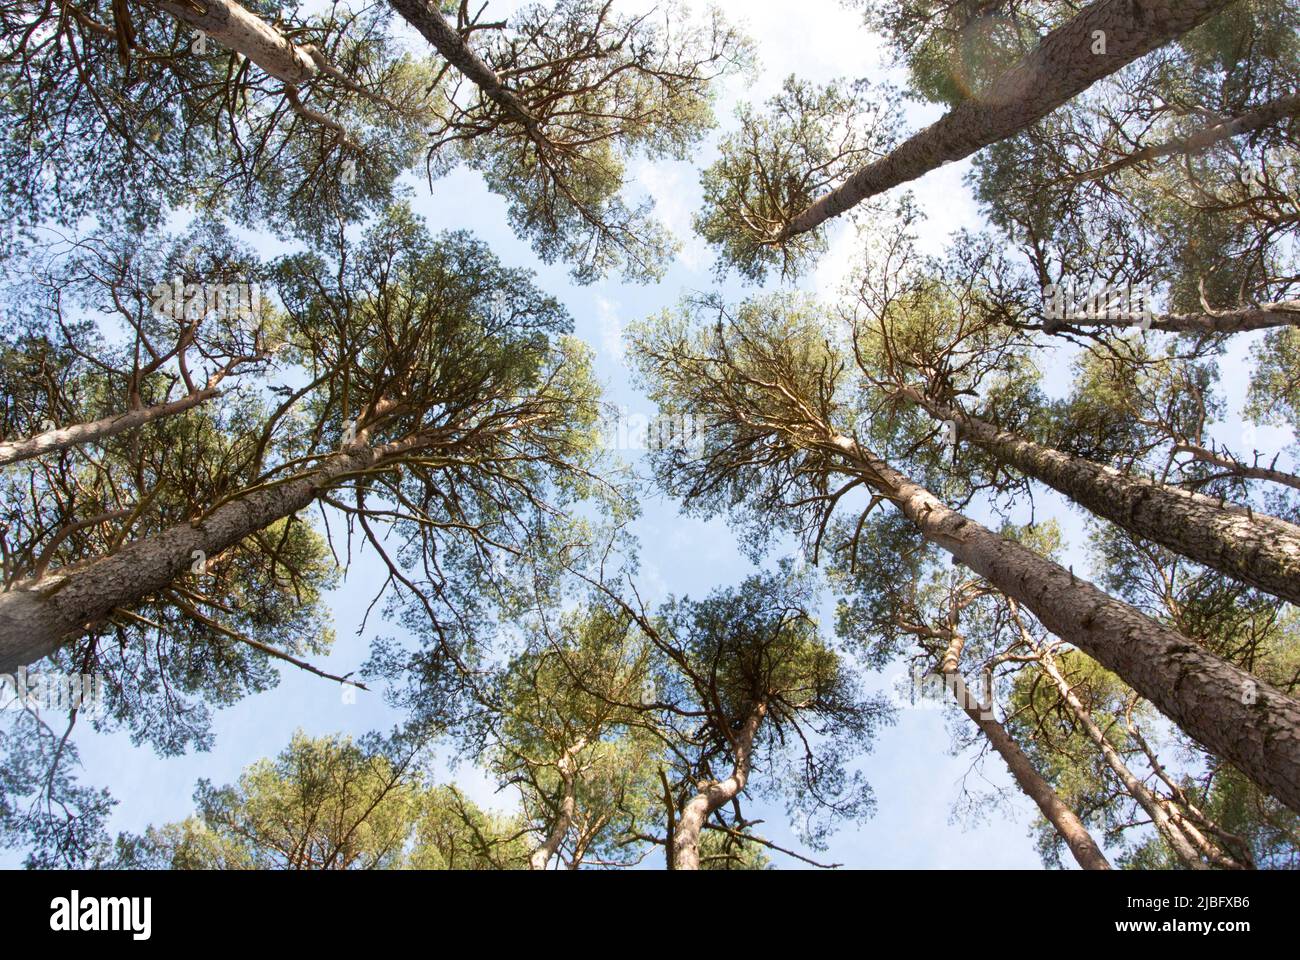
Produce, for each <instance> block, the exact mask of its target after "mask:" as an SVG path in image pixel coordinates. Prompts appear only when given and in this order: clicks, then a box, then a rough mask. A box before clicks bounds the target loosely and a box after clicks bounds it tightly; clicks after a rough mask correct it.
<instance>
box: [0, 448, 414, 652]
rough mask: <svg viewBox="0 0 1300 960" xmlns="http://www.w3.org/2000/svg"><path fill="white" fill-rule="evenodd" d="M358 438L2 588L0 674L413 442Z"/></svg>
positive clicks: (47, 650) (55, 646) (305, 505)
mask: <svg viewBox="0 0 1300 960" xmlns="http://www.w3.org/2000/svg"><path fill="white" fill-rule="evenodd" d="M418 445H419V443H418V442H417V441H416V440H410V439H408V440H403V441H398V442H395V443H389V444H385V445H382V446H379V447H369V446H366V445H365V444H364V443H361V442H358V443H356V444H354V445H352V446H350V447H348V448H347V449H346V450H343V451H341V452H339V453H335V454H332V455H331V456H329V457H328V458H326V459H325V460H324V461H323V462H322V463H320V464H319V465H318V466H316V467H315V468H313V469H312V470H309V471H307V472H305V473H302V474H299V475H297V476H295V477H293V478H292V479H289V480H286V481H284V482H282V483H277V484H274V485H271V486H267V487H264V488H261V489H255V490H253V491H252V492H250V493H248V494H245V495H244V496H241V497H239V498H238V499H235V500H231V501H228V502H227V503H224V504H222V505H221V506H219V507H217V508H216V509H214V510H212V511H211V512H210V513H208V514H206V515H205V516H203V517H202V518H201V519H199V520H196V521H194V522H189V523H179V524H176V525H175V526H173V527H169V528H168V529H166V530H164V531H162V532H161V533H157V534H155V535H153V536H150V537H145V538H144V539H141V540H136V541H134V542H133V543H130V544H128V545H127V546H125V547H123V548H122V549H121V550H119V551H117V552H116V553H112V554H109V555H107V556H104V557H100V558H98V559H95V560H90V561H87V562H85V563H81V564H75V565H72V566H69V567H63V568H60V569H57V570H55V571H53V572H52V573H49V574H46V575H45V576H42V577H39V578H37V579H35V580H26V581H21V582H19V583H16V584H14V585H13V586H12V587H11V588H10V589H9V590H7V591H5V592H3V593H0V673H11V672H12V671H13V670H15V669H17V668H18V667H20V666H25V665H27V664H31V663H35V662H36V661H37V660H40V659H41V658H43V657H47V656H49V655H50V654H52V653H54V652H55V651H56V650H57V649H58V648H59V647H60V646H61V645H62V644H63V643H64V642H65V641H67V640H68V639H70V638H72V637H73V636H76V635H77V634H79V633H81V632H83V631H85V630H86V629H87V627H88V626H89V625H90V624H93V623H96V622H98V621H100V620H102V619H103V618H104V617H107V616H108V615H109V614H111V613H112V612H113V610H114V609H116V608H118V607H129V606H131V605H132V604H134V603H137V602H139V601H140V600H141V599H143V598H144V597H147V596H149V595H150V594H152V593H154V592H156V591H158V590H161V589H162V588H164V587H166V586H167V585H168V584H170V583H172V582H173V581H175V580H176V579H177V578H178V577H181V576H183V575H184V574H185V573H186V572H187V571H189V570H190V568H191V566H192V564H193V563H194V554H195V552H196V551H197V552H200V553H201V554H202V555H203V556H204V557H215V556H217V555H218V554H220V553H221V551H223V550H225V549H227V548H229V547H231V546H234V545H235V544H237V543H239V541H241V540H243V539H244V538H245V537H248V536H250V535H251V534H253V533H256V532H257V531H258V530H261V529H262V528H264V527H266V526H267V525H269V524H271V523H274V522H275V521H277V520H280V519H283V518H284V517H288V516H291V515H293V514H294V513H297V512H298V511H299V510H302V509H303V508H304V507H307V506H308V505H310V504H311V503H312V501H314V500H315V499H316V498H317V497H318V496H319V495H320V494H321V493H323V492H324V491H325V490H327V489H328V488H329V487H330V486H331V485H332V484H334V483H336V482H337V481H338V480H340V479H342V478H343V477H345V476H346V475H347V474H350V473H353V472H355V471H361V470H365V469H366V468H367V467H371V466H373V465H374V464H376V463H377V462H379V461H381V460H383V459H385V458H386V457H389V456H392V455H396V454H399V453H401V452H404V451H406V450H408V449H412V448H414V447H416V446H418Z"/></svg>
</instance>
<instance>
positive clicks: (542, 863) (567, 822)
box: [528, 739, 587, 870]
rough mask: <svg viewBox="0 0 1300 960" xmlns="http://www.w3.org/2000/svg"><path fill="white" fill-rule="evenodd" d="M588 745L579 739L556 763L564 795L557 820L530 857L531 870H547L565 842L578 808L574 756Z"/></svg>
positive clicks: (529, 865) (529, 867) (557, 812)
mask: <svg viewBox="0 0 1300 960" xmlns="http://www.w3.org/2000/svg"><path fill="white" fill-rule="evenodd" d="M586 745H587V741H586V740H585V739H583V740H579V741H578V742H577V743H576V744H575V745H574V746H572V747H569V748H568V749H566V750H565V751H564V755H563V756H562V757H560V760H559V763H558V764H557V765H556V766H557V768H558V769H559V771H560V783H561V789H562V791H563V795H562V796H561V797H560V808H559V810H557V811H556V814H555V822H554V823H553V824H552V825H551V832H550V833H548V834H547V835H546V840H545V841H544V842H543V843H542V845H541V846H539V847H538V848H537V849H536V850H534V851H533V853H532V855H531V856H530V857H529V858H528V869H529V870H545V869H546V865H547V864H548V863H550V862H551V858H552V857H553V856H555V854H556V852H557V851H558V850H559V849H560V844H562V843H563V842H564V837H565V835H566V834H567V833H568V832H569V827H570V826H571V825H572V824H573V815H574V812H575V811H576V809H577V799H576V796H575V791H574V785H573V781H574V769H573V767H574V758H575V757H576V756H577V755H578V753H579V752H580V751H581V750H582V748H583V747H584V746H586Z"/></svg>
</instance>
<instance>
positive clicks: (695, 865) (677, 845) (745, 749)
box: [673, 702, 767, 870]
mask: <svg viewBox="0 0 1300 960" xmlns="http://www.w3.org/2000/svg"><path fill="white" fill-rule="evenodd" d="M765 716H767V704H766V703H764V702H760V703H758V704H757V705H756V706H755V707H754V709H753V710H751V711H750V713H749V716H747V717H746V718H745V722H744V724H743V725H742V726H741V728H740V729H739V730H738V731H736V732H735V733H734V734H733V735H732V747H733V749H734V756H735V766H734V767H733V768H732V771H731V776H729V777H727V779H725V780H712V781H709V782H707V783H701V784H700V785H699V793H697V794H696V795H695V796H693V797H691V799H690V800H688V801H687V802H686V804H685V805H684V806H683V807H682V813H681V816H680V817H679V818H678V820H677V831H676V833H674V834H673V857H674V869H676V870H698V869H700V832H701V831H702V830H703V829H704V824H705V822H706V821H708V819H709V816H710V815H711V814H712V813H713V811H714V810H717V809H718V808H719V807H721V806H722V805H723V804H725V803H730V802H731V801H732V800H733V799H734V798H735V797H737V796H739V795H740V791H742V790H744V789H745V784H746V783H747V782H748V780H749V767H750V761H751V759H752V756H753V750H754V737H755V735H756V734H757V733H758V728H759V726H760V725H761V724H762V723H763V718H764V717H765Z"/></svg>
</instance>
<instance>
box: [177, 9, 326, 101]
mask: <svg viewBox="0 0 1300 960" xmlns="http://www.w3.org/2000/svg"><path fill="white" fill-rule="evenodd" d="M156 5H157V6H158V7H159V9H162V10H166V11H167V12H168V13H170V14H171V15H172V16H173V17H175V18H176V19H177V20H181V21H183V22H185V23H187V24H189V25H190V26H191V27H193V28H194V29H196V30H202V31H203V32H204V33H206V34H207V35H208V36H209V37H211V38H212V39H213V40H215V41H217V42H218V43H220V44H221V45H222V46H223V47H226V48H227V49H229V50H234V51H235V52H236V53H242V54H243V55H244V56H245V57H247V58H248V59H249V60H251V61H252V62H253V63H255V64H257V66H259V67H261V69H262V71H263V72H265V73H266V74H268V75H270V76H272V77H275V79H277V80H283V81H284V82H285V83H288V84H292V85H294V86H297V85H298V84H302V83H306V82H307V81H308V80H310V79H312V77H314V76H316V74H318V73H319V72H320V71H321V67H322V65H323V64H324V59H323V57H322V56H321V55H320V53H319V52H318V51H317V50H316V48H315V47H307V46H299V45H297V44H296V43H294V42H293V41H292V40H290V39H289V38H288V37H287V36H285V35H284V34H283V33H281V32H280V31H279V30H277V29H276V28H275V27H274V26H272V25H271V24H269V23H267V22H266V21H265V20H263V19H262V18H261V17H259V16H257V15H256V14H254V13H251V12H249V11H248V10H246V9H245V8H244V7H242V6H240V5H239V4H238V3H235V2H234V0H203V3H202V4H200V5H191V4H189V3H185V2H178V3H173V2H171V0H156Z"/></svg>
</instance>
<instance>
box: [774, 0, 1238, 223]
mask: <svg viewBox="0 0 1300 960" xmlns="http://www.w3.org/2000/svg"><path fill="white" fill-rule="evenodd" d="M1230 2H1232V0H1100V2H1098V3H1094V4H1092V5H1091V6H1089V7H1087V8H1086V9H1084V10H1083V11H1081V12H1080V13H1079V14H1077V15H1076V16H1075V17H1074V18H1073V19H1071V20H1070V21H1069V22H1068V23H1066V24H1064V25H1063V26H1061V27H1058V28H1057V29H1056V30H1053V31H1052V32H1051V33H1049V34H1048V35H1047V36H1046V37H1044V38H1043V40H1042V42H1041V43H1039V44H1038V46H1037V47H1036V48H1035V49H1034V50H1032V51H1031V52H1030V53H1029V54H1028V55H1027V56H1026V57H1025V58H1024V59H1023V60H1021V61H1020V62H1019V63H1018V64H1016V65H1015V66H1014V67H1012V68H1011V69H1009V70H1007V71H1006V72H1005V73H1003V74H1002V75H1001V76H1000V77H998V78H997V79H996V80H995V81H994V82H993V84H992V86H990V87H989V89H988V90H986V91H984V92H982V93H979V94H976V95H975V96H972V97H971V98H970V99H968V100H966V101H965V102H963V103H962V104H960V105H959V106H957V107H955V108H954V109H953V110H951V111H950V112H949V113H947V114H946V115H945V116H944V117H943V118H942V119H940V120H938V121H937V122H935V123H933V124H931V125H930V126H928V127H926V128H925V129H924V130H922V131H920V132H919V133H917V134H915V135H913V136H912V137H911V138H909V139H908V140H906V141H905V142H903V143H902V144H901V145H899V146H898V147H896V148H895V149H894V150H893V151H891V152H890V153H889V154H888V155H887V156H885V157H882V158H881V159H880V160H877V161H875V162H874V163H871V164H868V165H867V166H865V167H863V168H862V169H861V170H859V171H857V172H856V173H854V174H853V175H852V176H851V177H849V178H848V180H846V181H845V182H844V183H843V184H842V185H840V186H839V187H837V188H836V189H835V190H833V191H831V192H830V193H828V194H827V195H826V196H824V197H822V198H821V199H820V200H818V201H817V202H816V203H814V204H812V205H811V206H809V207H808V208H806V209H805V210H803V211H802V212H800V213H799V214H797V215H796V216H795V217H794V219H793V220H791V221H790V224H789V225H788V226H787V227H786V228H785V230H784V231H783V232H782V234H781V236H780V237H779V238H778V239H780V240H785V239H788V238H789V237H793V236H796V235H797V234H801V233H806V232H807V231H809V230H812V229H814V228H815V227H817V226H819V225H820V224H822V223H824V222H825V221H827V220H829V219H831V218H832V217H837V216H839V215H840V214H841V213H843V212H844V211H846V210H848V209H849V208H850V207H853V206H855V205H856V204H859V203H861V202H862V201H863V200H866V199H868V198H869V197H873V196H875V195H877V194H880V193H884V192H885V191H886V190H889V189H892V188H893V187H896V186H898V185H899V184H903V183H907V182H909V181H911V180H915V179H916V178H917V177H919V176H921V175H923V174H925V173H928V172H930V171H931V170H934V169H935V168H937V167H941V166H943V165H944V164H945V163H951V162H952V161H954V160H961V159H962V158H963V157H968V156H970V155H971V154H972V153H974V152H975V151H976V150H980V149H982V148H983V147H987V146H988V145H989V144H992V143H997V142H998V141H999V140H1005V139H1006V138H1007V137H1010V136H1013V135H1014V134H1016V133H1019V132H1020V131H1021V130H1024V129H1025V128H1027V127H1029V126H1030V125H1031V124H1033V123H1034V122H1036V121H1038V120H1040V119H1042V118H1043V117H1045V116H1047V114H1049V113H1051V112H1052V111H1053V110H1055V109H1056V108H1057V107H1059V106H1061V104H1063V103H1065V102H1066V101H1067V100H1069V99H1070V98H1071V97H1073V96H1075V95H1076V94H1078V93H1080V92H1082V91H1083V90H1086V89H1087V88H1088V87H1089V86H1091V85H1092V84H1093V83H1095V82H1096V81H1098V80H1100V79H1101V78H1102V77H1106V76H1109V75H1110V74H1112V73H1114V72H1115V71H1116V70H1118V69H1120V67H1123V66H1124V65H1126V64H1128V63H1131V62H1133V61H1134V60H1136V59H1137V58H1138V57H1140V56H1142V55H1143V54H1146V53H1149V52H1151V51H1152V50H1155V49H1156V48H1158V47H1161V46H1163V45H1164V44H1166V43H1168V42H1169V41H1171V40H1173V39H1175V38H1176V37H1179V36H1181V35H1182V34H1184V33H1186V32H1187V31H1188V30H1191V29H1192V28H1193V27H1196V26H1198V25H1200V24H1201V23H1203V22H1204V21H1206V20H1207V19H1209V18H1210V17H1211V16H1212V15H1213V14H1215V13H1217V12H1218V11H1219V10H1221V9H1223V8H1224V7H1226V6H1227V5H1228V4H1229V3H1230ZM1099 43H1104V45H1105V46H1104V50H1105V52H1104V53H1097V52H1094V50H1096V49H1099V46H1098V45H1099Z"/></svg>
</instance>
